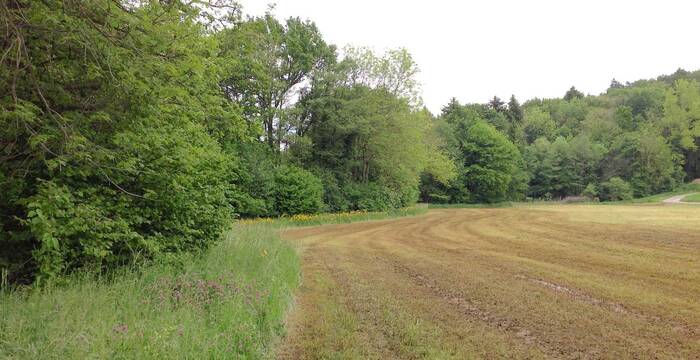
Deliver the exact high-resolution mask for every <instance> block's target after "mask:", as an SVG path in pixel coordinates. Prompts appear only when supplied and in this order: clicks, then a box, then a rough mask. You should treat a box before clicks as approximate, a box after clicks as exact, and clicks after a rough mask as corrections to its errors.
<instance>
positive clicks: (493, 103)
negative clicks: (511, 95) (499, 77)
mask: <svg viewBox="0 0 700 360" xmlns="http://www.w3.org/2000/svg"><path fill="white" fill-rule="evenodd" d="M488 106H489V107H490V108H491V109H493V110H495V111H497V112H502V111H505V110H506V107H505V103H504V102H503V101H502V100H501V99H500V98H499V97H498V96H494V97H493V99H491V100H489V103H488Z"/></svg>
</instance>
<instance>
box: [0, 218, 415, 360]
mask: <svg viewBox="0 0 700 360" xmlns="http://www.w3.org/2000/svg"><path fill="white" fill-rule="evenodd" d="M425 212H427V207H425V206H415V207H411V208H405V209H397V210H390V211H385V212H373V213H369V212H351V213H341V214H319V215H303V216H302V215H297V216H293V217H288V218H280V219H254V220H242V221H237V222H236V223H235V224H234V225H233V227H232V229H231V230H230V231H228V232H227V233H226V235H225V236H224V239H223V240H222V241H221V242H220V243H218V244H217V245H215V246H214V247H212V248H211V249H209V250H208V251H207V252H205V253H204V254H201V255H199V256H194V255H178V256H172V257H170V258H164V259H161V260H159V261H157V262H155V263H152V264H150V265H147V266H140V267H132V268H128V269H126V268H125V269H121V270H117V271H114V272H112V273H110V274H109V275H107V276H105V275H97V274H95V273H90V272H80V273H75V274H73V275H71V276H67V277H64V278H61V279H58V281H56V282H54V284H53V285H47V286H44V287H22V288H12V289H7V288H6V286H4V287H5V288H3V289H0V358H1V359H28V358H30V359H31V358H41V359H85V358H129V359H169V358H210V359H224V358H235V359H259V358H266V357H270V356H271V354H272V352H271V347H272V346H273V345H272V344H273V343H274V342H275V339H276V338H278V337H279V336H281V335H283V333H284V332H285V329H284V317H285V315H286V312H287V310H288V309H289V305H290V304H291V299H292V297H293V294H294V291H295V289H296V288H297V286H298V284H299V281H300V275H301V274H300V262H299V261H300V260H299V257H298V254H297V251H296V249H295V248H294V246H293V245H292V243H291V242H286V241H283V240H282V239H281V238H280V232H279V230H280V229H282V228H285V227H291V226H307V225H320V224H327V223H349V222H356V221H366V220H380V219H386V218H390V217H398V216H411V215H420V214H424V213H425Z"/></svg>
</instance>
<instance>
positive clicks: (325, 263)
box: [277, 205, 700, 359]
mask: <svg viewBox="0 0 700 360" xmlns="http://www.w3.org/2000/svg"><path fill="white" fill-rule="evenodd" d="M698 230H700V210H699V209H698V208H696V207H683V206H681V207H675V206H674V207H666V206H588V205H556V206H539V207H522V208H506V209H449V210H431V211H430V212H429V213H428V214H427V215H424V216H418V217H412V218H401V219H395V220H387V221H375V222H365V223H355V224H343V225H327V226H320V227H310V228H302V229H293V230H287V231H286V232H285V234H284V236H285V237H286V238H287V239H290V240H291V241H297V242H298V243H299V244H300V246H301V249H302V254H303V274H304V280H303V285H302V287H301V289H300V291H299V294H298V296H297V301H296V306H295V308H294V310H293V311H292V312H291V314H290V317H289V319H288V329H289V331H288V335H287V337H286V338H285V339H283V341H282V344H281V345H280V348H279V350H278V352H277V356H278V358H285V359H321V358H324V359H326V358H342V359H345V358H358V359H365V358H373V359H392V358H396V359H417V358H428V359H434V358H455V359H463V358H561V359H581V358H584V359H589V358H590V359H595V358H609V359H612V358H614V359H621V358H629V359H640V358H688V359H693V358H694V359H699V358H700V232H699V231H698Z"/></svg>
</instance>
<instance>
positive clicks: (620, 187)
mask: <svg viewBox="0 0 700 360" xmlns="http://www.w3.org/2000/svg"><path fill="white" fill-rule="evenodd" d="M600 188H601V189H600V197H601V199H603V200H607V201H618V200H628V199H631V198H632V197H633V194H632V187H631V186H630V185H629V184H628V183H627V182H626V181H624V180H622V179H620V178H619V177H613V178H611V179H610V180H608V181H606V182H604V183H602V184H601V185H600Z"/></svg>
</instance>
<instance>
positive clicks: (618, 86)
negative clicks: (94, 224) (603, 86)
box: [608, 78, 625, 90]
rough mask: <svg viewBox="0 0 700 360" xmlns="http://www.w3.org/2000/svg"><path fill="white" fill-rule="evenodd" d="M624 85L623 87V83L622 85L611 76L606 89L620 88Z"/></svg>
mask: <svg viewBox="0 0 700 360" xmlns="http://www.w3.org/2000/svg"><path fill="white" fill-rule="evenodd" d="M624 87H625V85H623V84H622V83H620V82H619V81H617V80H615V78H613V79H612V81H610V86H608V90H609V89H622V88H624Z"/></svg>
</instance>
